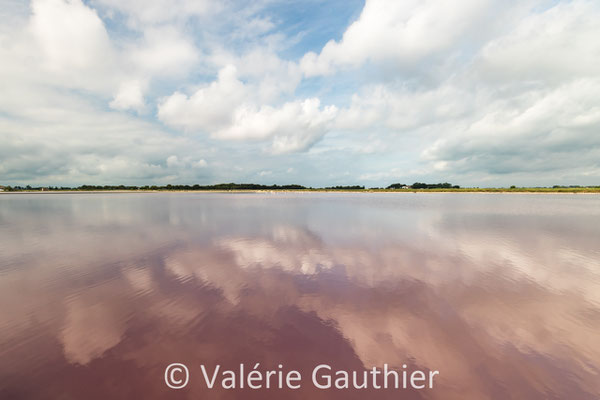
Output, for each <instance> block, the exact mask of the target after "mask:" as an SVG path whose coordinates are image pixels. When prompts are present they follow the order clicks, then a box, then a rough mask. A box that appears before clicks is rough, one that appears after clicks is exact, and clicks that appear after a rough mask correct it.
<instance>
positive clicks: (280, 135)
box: [158, 65, 337, 153]
mask: <svg viewBox="0 0 600 400" xmlns="http://www.w3.org/2000/svg"><path fill="white" fill-rule="evenodd" d="M255 101H256V99H255V98H253V95H252V90H251V87H248V86H247V85H244V83H242V82H241V81H240V80H239V79H238V78H237V70H236V68H235V67H233V66H232V65H229V66H226V67H224V68H223V69H221V70H220V71H219V75H218V78H217V80H216V81H214V82H212V83H211V84H210V85H208V86H206V87H202V88H200V89H198V90H197V91H196V92H195V93H194V94H192V95H191V96H189V97H188V96H186V95H185V94H183V93H180V92H177V93H174V94H173V95H171V96H169V97H168V98H166V99H165V100H164V101H163V102H162V103H161V104H160V105H159V109H158V117H159V118H160V119H161V121H163V122H164V123H166V124H168V125H171V126H176V127H179V128H182V129H185V130H188V131H195V132H198V131H199V132H203V133H208V134H210V135H211V136H212V137H214V138H217V139H227V140H241V141H244V140H267V139H271V140H272V143H271V151H272V152H274V153H286V152H291V151H301V150H305V149H307V148H308V147H310V146H311V145H312V144H314V143H315V142H316V141H318V140H319V139H320V138H321V137H322V136H323V135H324V134H325V133H326V131H327V129H328V128H329V127H330V124H331V122H332V121H333V119H334V117H335V115H336V113H337V108H336V107H335V106H328V107H325V108H321V106H320V101H319V99H317V98H311V99H305V100H302V101H300V100H296V101H293V102H286V103H285V104H283V105H282V106H281V107H273V106H269V105H262V106H257V105H256V102H255Z"/></svg>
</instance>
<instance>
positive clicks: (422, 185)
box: [386, 182, 460, 189]
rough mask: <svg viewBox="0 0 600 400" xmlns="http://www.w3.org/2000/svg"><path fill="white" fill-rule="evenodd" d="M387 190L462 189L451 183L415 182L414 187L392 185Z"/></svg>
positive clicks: (398, 184) (400, 184)
mask: <svg viewBox="0 0 600 400" xmlns="http://www.w3.org/2000/svg"><path fill="white" fill-rule="evenodd" d="M386 189H460V186H458V185H452V184H451V183H448V182H444V183H422V182H415V183H413V184H412V185H405V184H404V183H392V184H391V185H390V186H388V187H387V188H386Z"/></svg>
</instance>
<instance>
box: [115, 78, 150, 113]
mask: <svg viewBox="0 0 600 400" xmlns="http://www.w3.org/2000/svg"><path fill="white" fill-rule="evenodd" d="M109 105H110V106H111V107H112V108H114V109H116V110H127V109H133V110H137V111H138V112H140V111H143V110H144V108H145V106H146V104H145V102H144V94H143V84H142V83H141V82H140V81H138V80H133V81H129V82H124V83H122V84H121V86H120V87H119V90H118V92H117V94H116V95H115V98H114V99H113V101H111V102H110V104H109Z"/></svg>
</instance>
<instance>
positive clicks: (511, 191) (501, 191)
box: [0, 188, 600, 195]
mask: <svg viewBox="0 0 600 400" xmlns="http://www.w3.org/2000/svg"><path fill="white" fill-rule="evenodd" d="M19 193H20V194H76V193H79V194H85V193H90V194H94V193H96V194H97V193H102V194H107V193H115V194H126V193H145V194H149V193H404V194H409V193H488V194H600V188H580V189H566V188H561V189H552V188H547V189H546V188H544V189H535V188H532V189H525V188H523V189H499V188H490V189H485V188H483V189H467V188H461V189H363V190H328V189H306V190H298V189H290V190H253V189H248V190H18V191H16V190H15V191H2V192H0V195H3V194H7V195H8V194H19Z"/></svg>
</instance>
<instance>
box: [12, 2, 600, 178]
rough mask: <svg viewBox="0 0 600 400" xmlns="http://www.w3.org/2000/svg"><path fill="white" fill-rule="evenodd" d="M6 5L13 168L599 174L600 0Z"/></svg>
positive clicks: (130, 172) (271, 174) (88, 172)
mask: <svg viewBox="0 0 600 400" xmlns="http://www.w3.org/2000/svg"><path fill="white" fill-rule="evenodd" d="M0 8H1V11H0V59H2V63H1V65H0V93H2V96H0V184H9V185H19V184H20V185H25V184H31V185H59V186H60V185H79V184H139V185H142V184H167V183H189V184H193V183H200V184H210V183H219V182H257V183H265V184H271V183H277V184H285V183H300V184H304V185H311V186H326V185H343V184H361V185H365V186H368V187H378V186H387V185H389V184H390V183H394V182H403V183H412V182H415V181H427V182H438V181H450V182H453V183H456V184H460V185H463V186H481V187H485V186H506V185H513V184H514V185H553V184H582V185H586V184H600V161H599V160H600V130H599V128H600V98H599V97H598V96H597V93H599V89H600V72H599V71H600V40H598V38H599V37H600V25H599V24H598V23H597V21H598V20H600V4H599V3H598V2H596V1H585V0H573V1H544V0H525V1H513V0H509V1H499V0H484V1H481V0H460V1H447V0H435V1H434V0H419V1H416V0H403V1H398V0H367V1H357V0H347V1H338V0H335V1H321V0H307V1H292V0H290V1H275V0H260V1H256V2H251V3H250V2H245V1H237V0H229V1H213V0H200V1H193V2H192V1H183V0H169V1H167V0H143V1H142V0H129V1H121V0H87V1H81V0H33V1H31V2H23V1H17V0H2V7H0Z"/></svg>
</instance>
